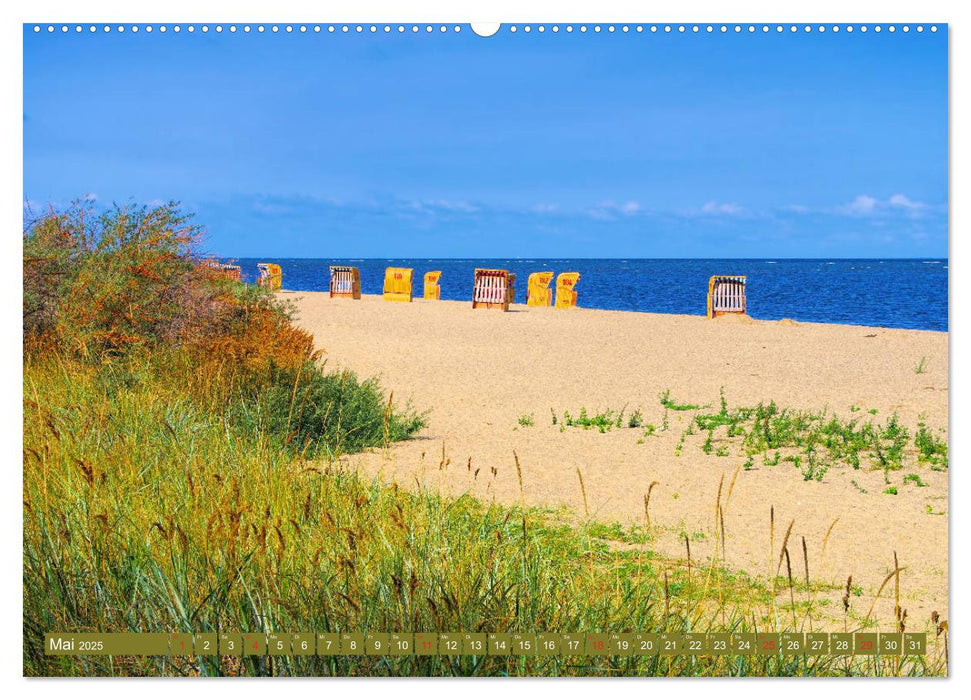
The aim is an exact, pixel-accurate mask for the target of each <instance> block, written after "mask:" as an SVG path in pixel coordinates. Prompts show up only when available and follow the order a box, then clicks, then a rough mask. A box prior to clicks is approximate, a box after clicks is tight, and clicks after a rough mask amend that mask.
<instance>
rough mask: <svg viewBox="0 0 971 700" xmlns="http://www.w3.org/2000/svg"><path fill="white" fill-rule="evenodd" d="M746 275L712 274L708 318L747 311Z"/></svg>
mask: <svg viewBox="0 0 971 700" xmlns="http://www.w3.org/2000/svg"><path fill="white" fill-rule="evenodd" d="M745 281H746V277H745V275H712V277H711V279H709V280H708V318H715V317H716V316H722V315H724V314H745V313H747V308H746V301H745Z"/></svg>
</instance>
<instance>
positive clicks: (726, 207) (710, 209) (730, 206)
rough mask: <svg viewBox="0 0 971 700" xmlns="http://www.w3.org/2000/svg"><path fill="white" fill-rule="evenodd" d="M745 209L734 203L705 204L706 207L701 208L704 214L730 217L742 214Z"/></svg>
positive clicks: (713, 202)
mask: <svg viewBox="0 0 971 700" xmlns="http://www.w3.org/2000/svg"><path fill="white" fill-rule="evenodd" d="M743 211H745V210H744V209H742V207H740V206H739V205H737V204H735V203H734V202H724V203H722V204H719V203H718V202H715V201H711V202H705V205H704V206H703V207H701V213H702V214H727V215H729V216H734V215H736V214H741V213H742V212H743Z"/></svg>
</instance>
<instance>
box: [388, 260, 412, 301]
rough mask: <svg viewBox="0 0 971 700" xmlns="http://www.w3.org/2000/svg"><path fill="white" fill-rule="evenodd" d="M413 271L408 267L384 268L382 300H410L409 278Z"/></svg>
mask: <svg viewBox="0 0 971 700" xmlns="http://www.w3.org/2000/svg"><path fill="white" fill-rule="evenodd" d="M414 272H415V271H414V270H412V269H411V268H410V267H388V268H385V270H384V300H385V301H411V278H412V275H413V274H414Z"/></svg>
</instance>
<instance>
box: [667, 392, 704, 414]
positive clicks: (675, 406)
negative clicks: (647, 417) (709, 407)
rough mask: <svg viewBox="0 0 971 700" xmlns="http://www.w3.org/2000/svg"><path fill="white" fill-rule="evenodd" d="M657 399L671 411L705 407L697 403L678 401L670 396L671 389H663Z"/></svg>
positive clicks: (695, 409) (694, 409)
mask: <svg viewBox="0 0 971 700" xmlns="http://www.w3.org/2000/svg"><path fill="white" fill-rule="evenodd" d="M658 400H659V401H660V402H661V405H662V406H664V408H667V409H670V410H672V411H697V410H698V409H699V408H705V406H701V405H699V404H694V403H678V402H677V401H675V400H674V399H672V398H671V390H670V389H665V390H664V391H663V392H661V393H660V394H659V395H658Z"/></svg>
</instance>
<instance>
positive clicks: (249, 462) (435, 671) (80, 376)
mask: <svg viewBox="0 0 971 700" xmlns="http://www.w3.org/2000/svg"><path fill="white" fill-rule="evenodd" d="M182 379H183V378H181V377H178V376H174V377H173V376H171V374H170V373H166V374H164V375H163V374H159V373H158V372H154V371H151V369H150V368H143V369H142V371H141V372H136V371H131V370H129V369H125V370H124V371H123V370H122V369H121V368H114V367H112V368H102V367H99V368H91V367H90V366H88V365H85V364H83V363H78V362H72V361H67V360H65V359H63V358H58V357H56V356H47V357H43V358H34V359H29V360H28V364H27V365H26V367H25V376H24V401H25V420H24V445H25V447H24V449H25V457H24V637H25V640H24V641H25V646H24V648H25V658H24V670H25V673H26V674H28V675H93V674H99V675H115V674H119V675H143V674H147V675H156V674H172V675H184V674H204V675H212V674H226V673H232V674H246V675H250V674H255V675H263V674H269V673H273V674H277V675H290V674H312V675H328V674H335V675H345V674H346V675H396V674H431V675H471V674H482V675H493V674H537V673H538V674H550V675H591V674H593V675H601V674H602V675H612V674H664V675H667V674H677V675H739V674H741V675H764V674H767V675H843V674H845V673H864V674H882V673H903V674H918V675H919V674H924V673H928V672H931V673H933V672H935V671H936V670H938V669H935V668H933V667H929V666H928V662H927V661H926V660H925V659H918V658H913V659H911V658H908V660H907V661H905V662H904V665H903V667H902V668H898V667H897V666H890V665H888V662H887V661H886V660H884V661H883V662H882V663H883V665H882V666H881V665H880V664H881V662H880V661H879V660H877V659H871V660H865V659H861V658H857V659H855V660H852V661H851V660H850V659H846V658H839V657H820V658H812V657H797V658H782V657H769V658H743V657H726V658H717V657H696V658H692V657H675V658H659V657H647V658H640V657H631V658H623V657H609V658H586V659H581V658H579V657H576V658H574V657H562V658H561V657H554V658H547V659H543V658H533V659H526V658H522V657H510V658H508V659H507V658H496V657H476V658H473V657H462V658H459V657H450V658H446V657H434V658H417V657H416V658H403V659H391V658H372V657H336V658H309V659H300V658H296V657H294V658H284V659H275V660H274V661H273V662H272V663H271V662H270V661H269V659H268V658H266V657H259V658H249V657H247V658H245V659H243V660H242V661H238V660H237V661H233V660H231V659H204V658H202V657H198V658H195V659H181V660H170V659H162V658H155V657H146V658H123V659H98V658H94V657H89V658H68V657H45V656H43V654H42V652H41V644H40V642H41V640H42V636H43V633H44V632H46V631H52V630H70V631H194V632H205V631H216V630H239V631H312V632H327V631H356V632H357V631H368V630H370V631H381V632H387V631H392V632H394V631H401V632H404V631H407V632H415V631H528V632H533V631H543V630H550V631H578V632H587V631H598V632H600V631H602V632H608V631H642V632H643V631H695V632H705V631H725V630H734V631H754V630H755V629H758V630H759V631H766V630H767V629H774V626H772V625H771V624H770V623H763V621H764V620H766V619H767V614H768V613H767V611H768V609H769V605H770V603H771V597H772V596H771V595H770V592H769V591H768V590H767V589H766V588H765V586H764V585H761V584H759V583H758V582H756V581H753V580H751V579H748V578H747V577H745V576H744V575H741V574H739V573H737V572H730V571H727V570H724V569H722V568H720V567H717V566H713V567H705V566H700V565H699V563H698V562H695V563H694V565H693V567H692V566H691V565H690V562H689V565H688V566H685V564H684V562H678V561H671V560H665V559H662V558H660V557H658V556H656V555H654V554H653V553H652V552H651V551H650V550H649V549H648V547H647V546H646V545H648V544H649V539H650V538H649V537H648V535H647V533H646V531H645V530H644V529H643V528H639V527H636V528H632V529H624V528H621V527H619V526H616V525H613V526H607V525H603V524H598V523H591V524H589V525H588V526H586V527H571V526H568V525H564V524H563V522H562V520H560V519H558V518H557V517H556V515H555V514H553V513H550V512H545V511H541V510H537V509H526V510H524V509H521V508H515V507H499V506H486V505H484V504H482V503H480V502H478V501H476V500H475V499H473V498H470V497H467V496H466V497H460V498H454V499H448V498H442V497H439V496H436V495H433V494H430V493H408V492H405V491H404V490H400V489H398V488H397V487H395V486H387V485H381V484H379V483H377V482H367V481H364V480H362V479H361V478H359V477H357V476H355V475H353V474H349V473H346V472H344V471H342V470H340V469H339V468H337V466H336V465H335V464H328V463H327V462H326V461H324V462H321V461H308V460H305V459H302V458H300V457H299V455H295V454H294V453H293V452H292V451H291V450H289V449H287V447H286V446H284V445H282V444H279V443H278V441H276V440H274V439H273V438H272V437H271V436H270V435H268V434H267V433H266V432H264V431H260V430H257V431H253V430H251V429H249V428H248V427H247V428H245V429H242V428H240V427H238V426H235V425H234V424H233V420H232V413H233V410H232V408H231V407H230V406H224V408H223V410H219V409H218V407H216V406H213V405H209V406H203V405H200V404H199V402H197V401H196V400H194V399H193V397H192V396H191V395H190V394H188V393H187V392H186V390H185V389H184V387H185V386H188V385H190V382H188V381H183V380H182ZM763 624H767V625H769V626H767V627H766V626H762V625H763Z"/></svg>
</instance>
